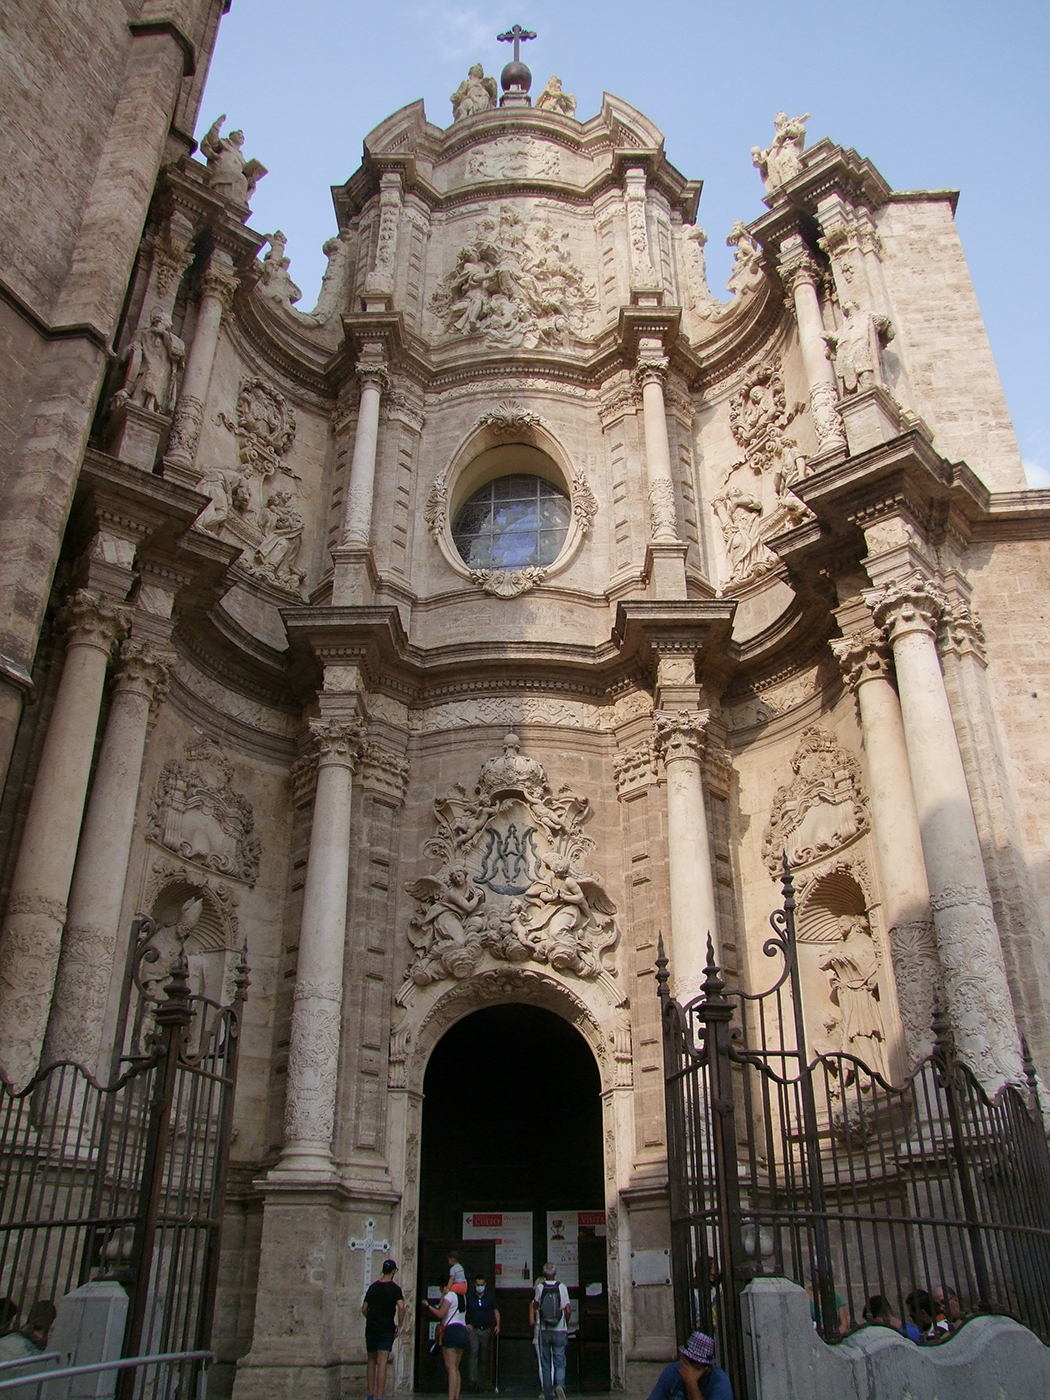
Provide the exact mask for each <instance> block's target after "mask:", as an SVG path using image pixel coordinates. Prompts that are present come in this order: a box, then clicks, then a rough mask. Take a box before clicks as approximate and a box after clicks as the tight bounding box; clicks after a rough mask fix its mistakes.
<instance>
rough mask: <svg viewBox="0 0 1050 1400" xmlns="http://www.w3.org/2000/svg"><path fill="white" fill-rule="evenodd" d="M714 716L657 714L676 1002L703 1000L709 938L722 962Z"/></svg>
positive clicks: (690, 712)
mask: <svg viewBox="0 0 1050 1400" xmlns="http://www.w3.org/2000/svg"><path fill="white" fill-rule="evenodd" d="M710 719H711V712H710V711H709V710H656V711H655V712H654V714H653V727H654V735H653V738H654V746H655V748H656V751H657V753H658V754H659V755H660V756H661V757H662V758H663V762H664V769H665V772H666V775H667V856H668V866H669V875H670V887H671V888H670V894H671V958H672V966H673V968H674V987H675V996H676V997H678V998H679V1000H680V1001H688V1000H690V999H691V998H692V997H695V996H697V995H699V992H700V984H701V982H702V981H703V980H704V965H705V963H706V961H707V936H708V934H710V935H711V938H712V939H713V941H714V946H715V957H716V959H718V961H719V963H720V962H721V950H720V943H719V937H718V917H717V912H716V907H715V887H714V880H713V878H712V874H711V844H710V841H709V839H708V834H707V813H706V810H705V808H704V783H703V768H702V764H703V758H704V747H705V744H706V738H707V726H708V723H709V721H710Z"/></svg>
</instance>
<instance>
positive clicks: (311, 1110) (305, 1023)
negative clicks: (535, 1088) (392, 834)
mask: <svg viewBox="0 0 1050 1400" xmlns="http://www.w3.org/2000/svg"><path fill="white" fill-rule="evenodd" d="M310 730H311V733H312V734H313V739H314V743H315V745H316V747H317V752H318V763H317V792H316V794H315V796H314V811H313V828H312V830H311V833H310V854H309V857H308V859H307V865H306V887H305V890H304V892H303V916H302V925H301V928H300V932H299V963H298V968H297V970H296V979H295V999H294V1005H293V1009H292V1034H291V1046H290V1048H289V1051H288V1085H287V1099H286V1101H285V1113H284V1154H283V1156H282V1158H281V1162H280V1166H279V1168H278V1170H279V1171H282V1172H296V1173H303V1172H331V1170H332V1151H331V1149H332V1134H333V1131H334V1129H335V1095H336V1084H337V1077H338V1068H339V1038H340V1031H341V1019H342V1005H343V949H344V945H345V942H346V900H347V891H348V887H349V868H350V804H351V792H352V786H353V776H354V770H355V769H356V767H357V763H358V760H359V758H360V754H361V747H362V745H361V726H360V724H358V723H356V722H354V721H349V722H347V721H340V720H327V719H320V720H312V721H311V723H310Z"/></svg>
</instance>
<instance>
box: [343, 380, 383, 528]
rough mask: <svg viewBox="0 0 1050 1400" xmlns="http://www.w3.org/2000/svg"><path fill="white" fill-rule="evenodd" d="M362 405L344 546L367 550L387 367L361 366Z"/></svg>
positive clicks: (346, 514) (351, 468)
mask: <svg viewBox="0 0 1050 1400" xmlns="http://www.w3.org/2000/svg"><path fill="white" fill-rule="evenodd" d="M357 377H358V379H359V380H360V381H361V404H360V407H359V409H358V412H357V431H356V433H355V434H354V455H353V459H352V460H351V463H350V479H349V481H348V482H347V485H346V506H345V509H344V512H343V544H344V545H351V546H354V545H356V546H357V547H359V548H362V549H367V548H368V546H369V544H370V543H371V539H372V497H373V494H374V492H375V479H376V449H377V448H378V446H379V403H380V399H381V398H382V394H383V390H384V389H385V388H386V385H387V378H388V376H387V370H386V366H385V365H384V364H381V363H378V362H374V363H366V364H358V366H357Z"/></svg>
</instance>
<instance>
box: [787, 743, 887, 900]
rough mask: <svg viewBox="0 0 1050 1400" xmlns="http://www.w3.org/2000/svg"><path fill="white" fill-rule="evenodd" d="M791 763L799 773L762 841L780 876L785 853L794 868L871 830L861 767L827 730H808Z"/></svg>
mask: <svg viewBox="0 0 1050 1400" xmlns="http://www.w3.org/2000/svg"><path fill="white" fill-rule="evenodd" d="M791 767H792V770H793V772H794V775H795V776H794V778H793V780H792V781H791V783H789V785H788V786H787V787H782V788H780V789H779V790H778V791H777V795H776V800H775V802H774V803H773V811H772V814H771V816H770V818H769V825H768V826H767V827H766V834H765V839H764V841H763V843H762V856H763V859H764V860H765V862H766V866H767V868H768V869H769V873H770V874H771V875H772V876H773V877H774V878H776V876H777V874H778V873H779V871H780V865H781V860H782V859H783V856H784V853H785V852H786V853H787V858H788V861H789V863H790V864H791V865H792V866H800V865H810V864H812V862H813V861H815V860H819V859H821V858H822V857H823V856H826V855H828V854H830V853H831V852H832V851H836V850H839V849H840V848H841V847H843V846H845V845H847V844H848V843H849V842H850V841H852V840H853V838H854V837H855V836H858V835H859V834H860V833H861V832H862V831H866V830H867V828H868V813H867V808H866V805H865V798H864V796H863V794H862V792H861V785H860V766H859V764H858V763H857V760H856V759H855V758H854V757H853V755H852V754H850V753H847V752H846V750H845V749H843V748H840V747H839V745H838V744H837V743H836V741H835V738H834V736H833V735H832V734H829V733H828V731H827V730H826V729H821V728H819V727H818V726H814V727H813V728H812V729H807V730H806V731H805V733H804V734H803V735H802V739H801V741H800V742H799V746H798V748H797V749H796V750H795V756H794V757H793V758H792V760H791Z"/></svg>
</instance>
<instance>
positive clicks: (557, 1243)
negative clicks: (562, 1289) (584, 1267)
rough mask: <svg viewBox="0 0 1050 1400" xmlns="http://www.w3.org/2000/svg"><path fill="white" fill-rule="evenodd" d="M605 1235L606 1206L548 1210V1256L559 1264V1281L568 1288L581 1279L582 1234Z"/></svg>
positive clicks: (603, 1236)
mask: <svg viewBox="0 0 1050 1400" xmlns="http://www.w3.org/2000/svg"><path fill="white" fill-rule="evenodd" d="M581 1233H583V1235H584V1236H587V1235H593V1236H594V1237H596V1238H600V1239H604V1238H605V1211H604V1210H549V1211H548V1212H547V1258H548V1259H549V1260H551V1262H552V1263H554V1264H557V1266H558V1282H559V1283H564V1284H565V1286H566V1287H567V1288H577V1287H579V1283H580V1256H579V1253H578V1250H577V1246H578V1244H579V1242H580V1234H581Z"/></svg>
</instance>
